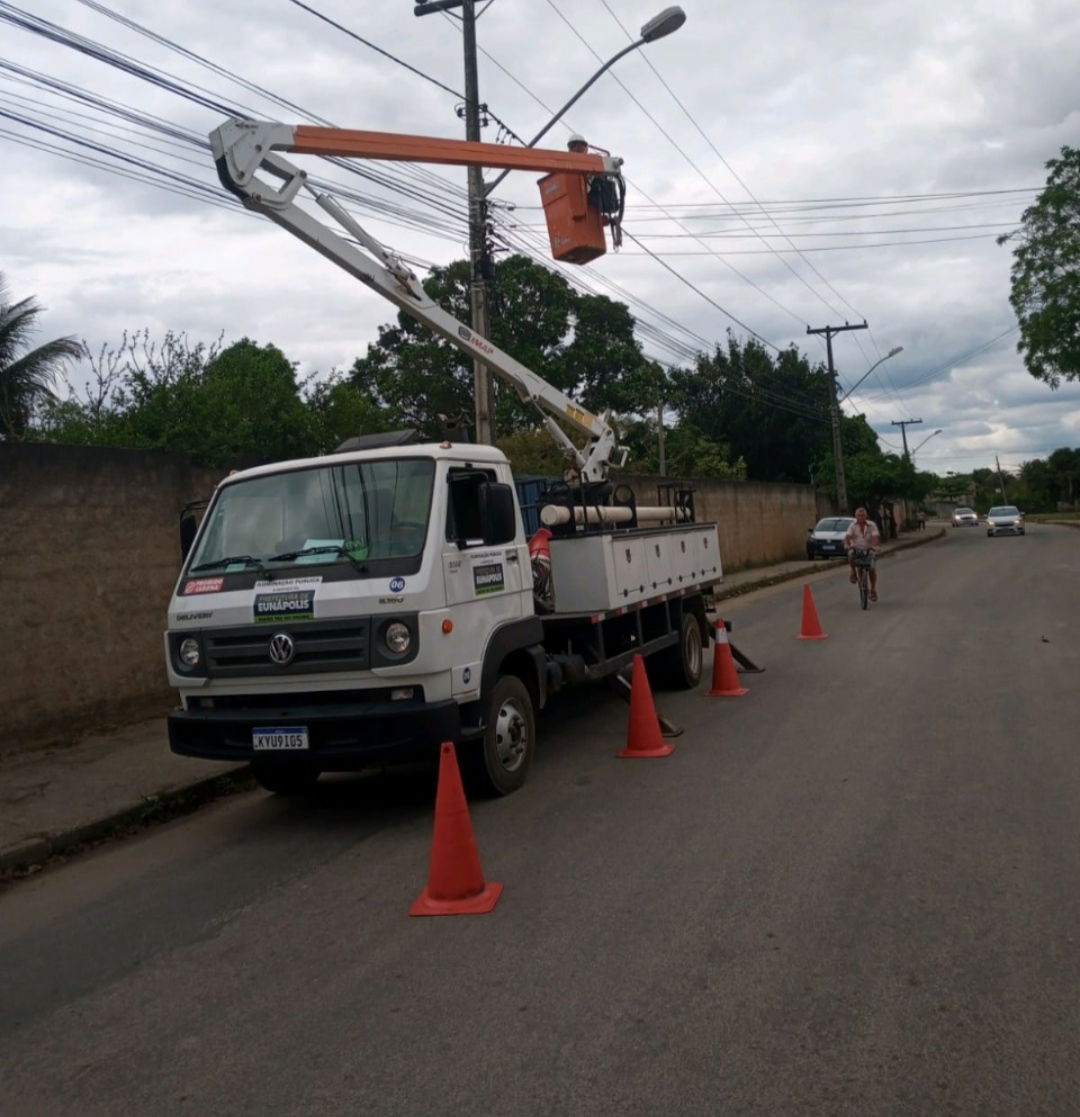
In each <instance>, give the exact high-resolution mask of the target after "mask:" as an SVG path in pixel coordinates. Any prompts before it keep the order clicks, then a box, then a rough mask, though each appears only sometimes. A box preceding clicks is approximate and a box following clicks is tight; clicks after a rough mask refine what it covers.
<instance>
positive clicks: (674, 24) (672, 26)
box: [484, 7, 686, 198]
mask: <svg viewBox="0 0 1080 1117" xmlns="http://www.w3.org/2000/svg"><path fill="white" fill-rule="evenodd" d="M685 22H686V12H684V11H683V10H682V8H679V7H674V8H665V9H664V10H663V11H662V12H661V13H660V14H659V15H655V16H653V17H652V19H650V20H649V22H648V23H646V24H644V25H643V26H642V28H641V38H640V39H635V40H634V42H632V43H631V44H630V45H629V46H626V47H623V49H622V50H620V51H619V53H618V54H616V55H614V56H612V57H611V58H609V59H608V60H607V61H606V62H605V63H604V64H603V66H601V67H600V69H599V70H597V71H596V73H595V74H593V76H592V77H591V78H589V80H588V81H587V82H586V83H585V84H584V85H583V86H582V87H581V88H580V89H579V90H578V91H577V92H576V93H575V94H574V95H573V97H571V98H570V100H569V101H567V102H566V104H565V105H563V107H562V108H561V109H559V111H558V112H557V113H556V114H555V115H554V116H553V117H552V118H551V119H550V120H549V121H548V122H547V124H545V125H544V127H543V128H541V129H540V131H539V132H537V133H536V135H535V136H533V138H532V139H531V140H529V142H528V143H527V144H526V145H525V146H526V147H535V146H536V145H537V143H539V141H540V140H542V139H543V138H544V136H546V135H547V134H548V132H550V131H551V129H552V128H554V127H555V125H556V124H558V123H559V121H560V120H561V119H562V118H563V115H564V114H565V113H566V111H567V109H569V108H570V107H571V105H573V104H575V103H576V102H577V101H578V99H579V98H580V97H581V96H582V94H583V93H585V92H586V90H588V89H589V87H590V86H591V85H592V84H593V83H594V82H595V81H596V80H597V79H598V78H600V77H602V76H603V75H604V74H606V73H607V71H608V70H610V69H611V67H612V66H614V65H615V63H616V62H618V61H619V59H620V58H623V57H625V56H626V55H627V54H629V53H630V52H631V51H632V50H637V48H638V47H641V46H644V45H645V44H646V43H655V42H656V40H657V39H662V38H663V37H664V36H665V35H670V34H671V33H672V32H673V31H678V30H679V28H680V27H682V25H683V24H684V23H685ZM509 173H510V172H509V171H508V170H506V171H503V173H502V174H501V175H499V176H498V178H496V179H493V180H492V181H491V182H489V183H488V184H487V185H486V186H485V187H484V197H485V198H486V197H487V196H488V195H489V194H490V193H491V192H492V190H494V189H495V187H496V186H498V185H499V183H500V182H502V180H503V179H504V178H506V176H507V175H508V174H509Z"/></svg>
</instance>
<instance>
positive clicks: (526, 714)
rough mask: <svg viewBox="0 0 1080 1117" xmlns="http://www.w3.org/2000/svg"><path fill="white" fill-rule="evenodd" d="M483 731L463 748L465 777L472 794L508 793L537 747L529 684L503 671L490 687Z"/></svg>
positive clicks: (520, 781) (517, 783)
mask: <svg viewBox="0 0 1080 1117" xmlns="http://www.w3.org/2000/svg"><path fill="white" fill-rule="evenodd" d="M486 713H487V716H486V717H485V719H484V735H483V737H481V738H479V739H478V740H475V741H470V742H468V743H467V744H466V745H465V746H464V748H463V749H462V754H463V760H464V763H463V769H464V775H465V781H466V784H467V785H468V788H469V791H470V792H471V793H472V794H473V795H479V796H483V797H485V798H494V797H496V796H499V795H509V794H510V793H511V792H514V791H517V790H518V788H519V787H521V786H522V785H523V784H524V783H525V779H526V777H527V776H528V774H529V766H530V765H531V764H532V758H533V752H534V751H535V748H536V713H535V710H534V708H533V700H532V695H531V694H530V693H529V688H528V687H527V686H526V685H525V684H524V683H523V682H522V681H521V680H520V679H519V678H517V676H515V675H503V676H502V677H501V678H499V679H498V680H497V681H496V683H495V686H494V687H493V688H492V691H491V695H490V697H489V698H488V702H487V711H486Z"/></svg>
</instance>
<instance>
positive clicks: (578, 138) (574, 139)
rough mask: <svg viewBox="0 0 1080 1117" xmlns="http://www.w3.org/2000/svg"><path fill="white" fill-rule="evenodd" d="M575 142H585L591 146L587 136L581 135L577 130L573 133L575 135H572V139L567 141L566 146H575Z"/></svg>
mask: <svg viewBox="0 0 1080 1117" xmlns="http://www.w3.org/2000/svg"><path fill="white" fill-rule="evenodd" d="M574 144H584V145H585V146H586V147H588V146H589V141H588V140H587V139H585V137H584V136H579V135H578V134H577V132H575V133H574V134H573V135H572V136H571V137H570V139H568V140H567V141H566V146H567V147H573V146H574Z"/></svg>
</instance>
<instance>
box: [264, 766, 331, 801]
mask: <svg viewBox="0 0 1080 1117" xmlns="http://www.w3.org/2000/svg"><path fill="white" fill-rule="evenodd" d="M251 771H252V773H253V774H254V776H255V779H256V780H257V781H258V783H259V785H260V786H261V787H264V788H265V789H266V790H267V791H272V792H273V793H274V794H275V795H307V794H309V793H310V792H311V791H312V789H313V788H314V787H315V781H316V780H318V778H319V769H318V768H316V767H315V766H314V765H313V764H273V763H267V762H265V761H263V762H260V761H258V760H256V761H255V762H254V763H253V764H252V765H251Z"/></svg>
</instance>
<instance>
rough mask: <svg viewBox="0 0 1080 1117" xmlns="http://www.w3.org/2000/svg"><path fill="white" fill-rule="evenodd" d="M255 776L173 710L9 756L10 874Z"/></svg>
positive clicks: (2, 853) (805, 571)
mask: <svg viewBox="0 0 1080 1117" xmlns="http://www.w3.org/2000/svg"><path fill="white" fill-rule="evenodd" d="M944 533H945V532H944V528H942V527H941V526H940V525H938V524H934V525H931V526H929V527H928V528H927V530H926V531H923V532H911V533H906V534H903V535H901V537H900V538H899V539H897V540H893V541H892V542H889V543H886V544H885V545H884V546H883V548H882V550H883V552H885V553H888V552H890V551H896V550H903V549H904V548H906V547H913V546H918V545H919V544H921V543H928V542H930V541H931V540H933V539H938V538H940V537H941V536H942V535H944ZM843 561H844V560H842V559H840V560H831V561H824V562H822V561H818V562H808V561H806V560H796V561H792V562H782V563H776V564H775V565H772V566H765V567H757V568H754V569H752V570H741V571H738V572H736V573H734V574H726V575H725V576H724V581H723V584H722V585H721V586H720V587H719V588H718V591H717V593H716V595H715V597H716V600H718V601H723V600H725V599H726V598H731V597H736V596H739V595H741V594H744V593H749V592H750V591H751V590H754V589H760V588H762V587H764V586H771V585H775V584H777V583H779V582H784V581H789V580H792V579H796V578H801V577H806V576H808V575H810V574H820V573H821V572H822V571H824V570H829V569H832V568H835V567H836V566H838V565H840V564H842V563H843ZM252 785H253V781H252V778H251V775H250V771H249V769H248V768H247V766H246V765H223V764H219V763H216V762H214V761H200V760H191V759H188V758H186V757H180V756H175V755H174V754H173V753H172V752H170V751H169V744H168V738H167V735H166V731H165V719H164V718H163V717H161V718H153V719H151V720H149V721H143V722H139V723H138V724H136V725H129V726H125V727H124V728H122V729H116V730H112V731H108V732H103V733H99V734H94V735H92V736H89V737H85V738H83V739H82V740H80V741H77V742H76V743H74V744H71V745H65V746H55V747H47V748H41V749H35V750H31V751H29V752H26V753H22V754H18V753H17V754H12V755H11V756H9V757H6V758H4V757H0V883H2V881H3V878H4V877H5V876H11V875H20V874H23V873H26V872H31V871H33V869H34V867H36V866H40V865H42V864H44V863H45V862H46V861H48V860H49V859H50V858H53V857H63V856H67V855H69V854H72V853H75V852H77V851H78V850H79V849H80V848H83V847H86V846H88V845H91V844H93V843H95V842H99V841H102V840H103V839H106V838H109V837H112V836H114V835H117V834H121V833H124V832H125V831H133V830H137V829H138V828H140V827H142V826H145V825H147V824H148V823H151V822H156V821H161V820H164V819H166V818H170V817H173V816H175V815H179V814H183V813H186V812H188V811H191V810H194V809H195V808H196V807H198V806H200V805H201V804H203V803H206V802H209V801H210V800H212V799H216V798H220V797H221V796H222V795H226V794H230V793H232V792H234V791H239V790H243V789H246V788H249V787H251V786H252Z"/></svg>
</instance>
